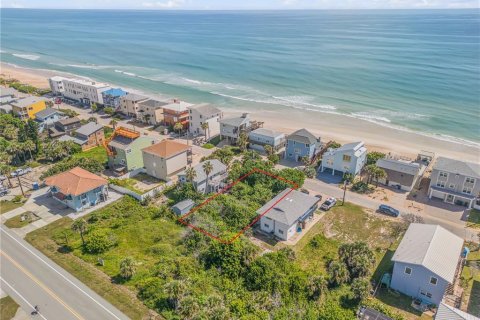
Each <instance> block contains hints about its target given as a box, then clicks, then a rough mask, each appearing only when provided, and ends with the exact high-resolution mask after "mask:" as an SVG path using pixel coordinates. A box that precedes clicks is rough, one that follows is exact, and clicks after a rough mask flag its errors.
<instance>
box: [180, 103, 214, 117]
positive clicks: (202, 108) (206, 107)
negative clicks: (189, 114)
mask: <svg viewBox="0 0 480 320" xmlns="http://www.w3.org/2000/svg"><path fill="white" fill-rule="evenodd" d="M188 109H195V110H197V112H198V113H200V114H202V115H204V116H206V117H209V116H211V115H215V114H218V113H221V111H220V109H218V108H217V107H215V106H214V105H211V104H210V103H201V104H196V105H192V106H190V107H188Z"/></svg>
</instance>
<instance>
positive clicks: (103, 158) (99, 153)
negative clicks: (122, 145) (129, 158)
mask: <svg viewBox="0 0 480 320" xmlns="http://www.w3.org/2000/svg"><path fill="white" fill-rule="evenodd" d="M73 158H75V159H84V158H88V159H95V160H97V161H99V162H101V163H105V164H106V163H107V162H108V157H107V151H106V150H105V148H104V147H101V146H100V147H95V148H92V149H90V150H87V151H82V152H80V153H76V154H74V155H73Z"/></svg>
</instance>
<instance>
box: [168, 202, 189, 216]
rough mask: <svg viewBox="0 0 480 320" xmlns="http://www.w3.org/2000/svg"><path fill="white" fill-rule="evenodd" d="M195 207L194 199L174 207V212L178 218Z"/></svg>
mask: <svg viewBox="0 0 480 320" xmlns="http://www.w3.org/2000/svg"><path fill="white" fill-rule="evenodd" d="M194 206H195V202H194V201H193V200H192V199H185V200H183V201H180V202H178V203H177V204H176V205H174V206H172V211H173V212H174V213H175V214H176V215H177V216H183V215H184V214H186V213H188V212H189V211H190V210H191V209H192V208H193V207H194Z"/></svg>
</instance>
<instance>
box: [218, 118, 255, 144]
mask: <svg viewBox="0 0 480 320" xmlns="http://www.w3.org/2000/svg"><path fill="white" fill-rule="evenodd" d="M218 122H219V123H220V138H221V139H227V140H228V141H229V142H232V143H236V142H237V139H238V137H239V136H240V133H242V132H245V133H248V131H250V128H251V123H250V118H249V116H248V113H244V114H242V115H241V116H240V117H234V118H226V119H220V120H219V121H218Z"/></svg>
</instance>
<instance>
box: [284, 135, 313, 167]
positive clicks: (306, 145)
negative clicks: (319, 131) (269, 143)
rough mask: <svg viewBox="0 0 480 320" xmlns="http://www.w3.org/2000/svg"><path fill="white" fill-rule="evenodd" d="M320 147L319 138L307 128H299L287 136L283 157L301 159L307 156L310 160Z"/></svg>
mask: <svg viewBox="0 0 480 320" xmlns="http://www.w3.org/2000/svg"><path fill="white" fill-rule="evenodd" d="M320 149H321V142H320V138H317V137H315V136H314V135H313V134H312V133H311V132H310V131H308V130H307V129H300V130H297V131H295V132H294V133H292V134H290V135H289V136H287V145H286V147H285V159H288V160H293V161H301V160H302V158H303V157H308V158H309V159H310V160H311V159H313V157H314V156H315V155H316V154H317V152H318V151H320Z"/></svg>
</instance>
